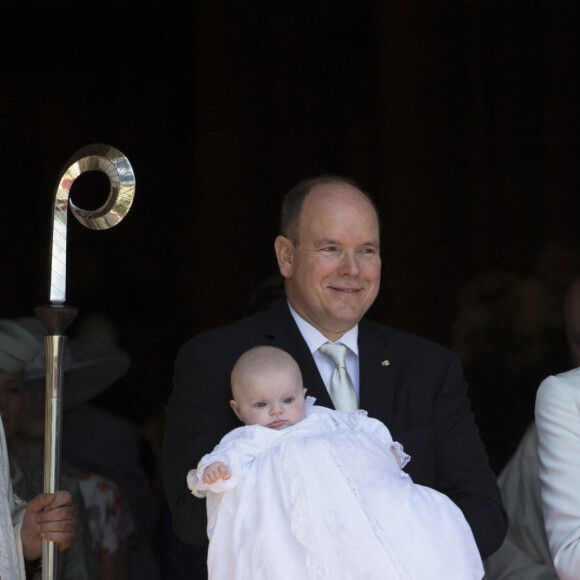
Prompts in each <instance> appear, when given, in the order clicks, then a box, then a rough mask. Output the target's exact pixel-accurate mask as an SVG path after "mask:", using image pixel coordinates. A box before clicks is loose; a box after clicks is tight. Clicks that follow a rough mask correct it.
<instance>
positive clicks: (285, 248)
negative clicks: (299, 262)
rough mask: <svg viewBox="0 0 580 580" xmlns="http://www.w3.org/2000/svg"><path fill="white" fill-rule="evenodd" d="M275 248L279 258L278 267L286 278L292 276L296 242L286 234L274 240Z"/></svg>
mask: <svg viewBox="0 0 580 580" xmlns="http://www.w3.org/2000/svg"><path fill="white" fill-rule="evenodd" d="M274 250H275V251H276V258H277V259H278V268H279V269H280V274H282V276H284V278H290V277H291V276H292V263H293V258H294V244H293V243H292V242H291V241H290V240H289V239H288V238H287V237H286V236H278V237H277V238H276V240H275V241H274Z"/></svg>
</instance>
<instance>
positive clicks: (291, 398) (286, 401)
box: [282, 397, 294, 404]
mask: <svg viewBox="0 0 580 580" xmlns="http://www.w3.org/2000/svg"><path fill="white" fill-rule="evenodd" d="M293 400H294V397H286V398H285V399H284V400H283V401H282V402H283V403H287V404H289V403H291V402H292V401H293Z"/></svg>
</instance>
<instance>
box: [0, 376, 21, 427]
mask: <svg viewBox="0 0 580 580" xmlns="http://www.w3.org/2000/svg"><path fill="white" fill-rule="evenodd" d="M21 403H22V377H21V375H20V373H7V372H6V371H3V370H0V416H1V417H2V423H3V425H4V432H5V434H6V437H7V438H8V437H10V436H11V435H12V433H13V432H14V430H15V428H16V419H17V416H18V412H19V411H20V405H21Z"/></svg>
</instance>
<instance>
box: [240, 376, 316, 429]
mask: <svg viewBox="0 0 580 580" xmlns="http://www.w3.org/2000/svg"><path fill="white" fill-rule="evenodd" d="M235 393H236V395H235V400H233V401H231V406H232V409H233V410H234V413H235V414H236V415H237V417H238V419H239V420H240V421H242V423H244V424H245V425H262V426H263V427H269V428H270V429H278V430H279V429H284V428H285V427H290V426H291V425H295V424H296V423H298V422H299V421H302V419H304V416H305V414H306V407H305V402H304V395H305V393H306V389H304V388H303V386H302V377H301V376H300V372H299V371H298V369H295V368H293V367H289V368H280V369H279V370H277V371H276V372H272V371H269V372H261V373H257V374H255V375H254V376H253V377H251V378H247V379H245V380H244V381H243V384H241V385H237V388H235Z"/></svg>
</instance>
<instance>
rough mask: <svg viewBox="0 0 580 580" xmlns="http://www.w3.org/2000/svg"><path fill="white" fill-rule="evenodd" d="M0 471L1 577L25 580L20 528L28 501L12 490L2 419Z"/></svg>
mask: <svg viewBox="0 0 580 580" xmlns="http://www.w3.org/2000/svg"><path fill="white" fill-rule="evenodd" d="M0 470H1V473H0V578H2V580H25V578H26V575H25V572H24V557H23V554H22V542H21V540H20V528H21V526H22V519H23V518H24V511H25V509H26V503H25V502H23V501H22V500H21V499H20V498H19V497H17V496H15V495H14V493H13V491H12V482H11V480H10V464H9V462H8V452H7V450H6V438H5V436H4V427H3V426H2V421H0Z"/></svg>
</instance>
